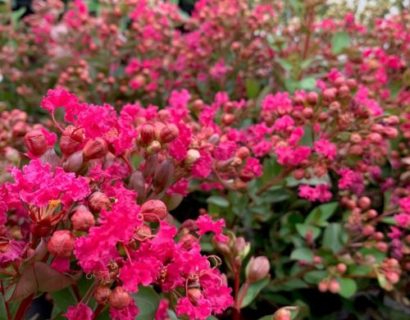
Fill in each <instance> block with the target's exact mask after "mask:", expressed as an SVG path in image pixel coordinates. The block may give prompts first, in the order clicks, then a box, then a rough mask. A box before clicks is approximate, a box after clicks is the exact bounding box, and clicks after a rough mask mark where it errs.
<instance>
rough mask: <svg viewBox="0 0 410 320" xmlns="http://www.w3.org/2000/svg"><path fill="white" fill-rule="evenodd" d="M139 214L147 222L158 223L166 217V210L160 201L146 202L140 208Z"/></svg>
mask: <svg viewBox="0 0 410 320" xmlns="http://www.w3.org/2000/svg"><path fill="white" fill-rule="evenodd" d="M140 212H141V214H142V215H143V217H144V220H145V221H147V222H158V221H159V220H163V219H165V218H166V217H167V215H168V210H167V207H166V205H165V203H163V202H162V201H161V200H148V201H147V202H145V203H144V204H143V205H142V206H141V211H140Z"/></svg>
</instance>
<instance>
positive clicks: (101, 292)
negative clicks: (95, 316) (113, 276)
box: [94, 286, 111, 305]
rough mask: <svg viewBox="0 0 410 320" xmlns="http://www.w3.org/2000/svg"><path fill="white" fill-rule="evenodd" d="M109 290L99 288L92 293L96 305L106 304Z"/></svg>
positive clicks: (109, 293)
mask: <svg viewBox="0 0 410 320" xmlns="http://www.w3.org/2000/svg"><path fill="white" fill-rule="evenodd" d="M110 295H111V290H110V288H107V287H102V286H99V287H97V288H96V289H95V291H94V299H95V301H97V303H98V304H102V305H104V304H106V303H107V302H108V299H109V298H110Z"/></svg>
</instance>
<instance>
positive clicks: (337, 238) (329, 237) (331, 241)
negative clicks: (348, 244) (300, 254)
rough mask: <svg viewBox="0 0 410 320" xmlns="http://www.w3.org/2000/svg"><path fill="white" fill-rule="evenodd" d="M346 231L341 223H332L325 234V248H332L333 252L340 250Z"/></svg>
mask: <svg viewBox="0 0 410 320" xmlns="http://www.w3.org/2000/svg"><path fill="white" fill-rule="evenodd" d="M344 235H345V232H344V231H343V227H342V225H341V224H340V223H331V224H329V225H328V226H327V227H326V229H325V233H324V235H323V248H326V249H330V250H332V252H333V253H337V252H339V251H340V250H341V249H342V248H343V246H344V244H345V239H344Z"/></svg>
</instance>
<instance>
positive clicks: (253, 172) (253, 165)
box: [242, 157, 262, 178]
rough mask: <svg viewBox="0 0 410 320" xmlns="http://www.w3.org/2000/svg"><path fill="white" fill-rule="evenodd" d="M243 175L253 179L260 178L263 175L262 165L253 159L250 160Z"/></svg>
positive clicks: (243, 170)
mask: <svg viewBox="0 0 410 320" xmlns="http://www.w3.org/2000/svg"><path fill="white" fill-rule="evenodd" d="M242 174H244V175H246V176H249V177H253V178H255V177H260V176H261V175H262V165H261V164H260V162H259V160H258V159H256V158H252V157H250V158H248V159H247V160H246V163H245V166H244V168H243V169H242Z"/></svg>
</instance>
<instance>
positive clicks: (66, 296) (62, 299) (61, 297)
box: [51, 288, 77, 318]
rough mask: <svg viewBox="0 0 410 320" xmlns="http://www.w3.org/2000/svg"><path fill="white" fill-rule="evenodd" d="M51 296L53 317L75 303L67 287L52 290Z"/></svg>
mask: <svg viewBox="0 0 410 320" xmlns="http://www.w3.org/2000/svg"><path fill="white" fill-rule="evenodd" d="M51 297H52V298H53V313H52V315H53V316H54V317H55V316H57V315H58V314H59V313H61V312H65V311H66V310H67V308H68V307H69V306H71V305H75V304H76V303H77V301H76V299H75V298H74V296H73V294H72V293H71V290H70V289H69V288H65V289H64V290H59V291H56V292H53V293H51ZM54 317H53V318H54Z"/></svg>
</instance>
